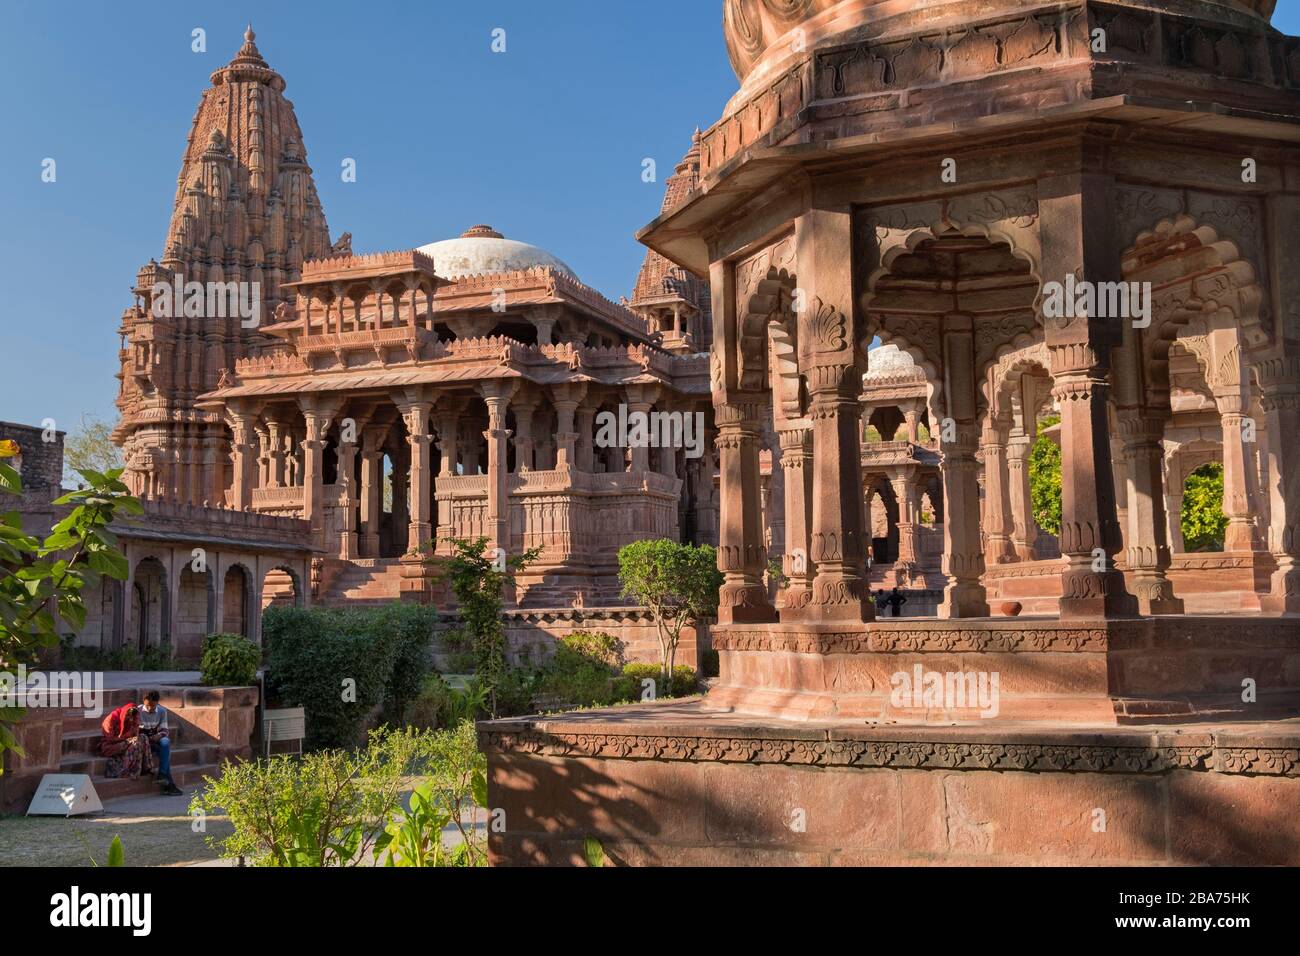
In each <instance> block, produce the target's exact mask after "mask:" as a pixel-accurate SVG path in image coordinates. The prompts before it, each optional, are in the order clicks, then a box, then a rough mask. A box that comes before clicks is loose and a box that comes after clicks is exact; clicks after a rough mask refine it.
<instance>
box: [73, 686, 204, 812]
mask: <svg viewBox="0 0 1300 956" xmlns="http://www.w3.org/2000/svg"><path fill="white" fill-rule="evenodd" d="M131 700H136V701H137V702H138V698H137V695H136V692H135V691H134V690H126V689H124V690H106V691H104V705H103V706H104V714H103V715H101V716H99V717H86V716H85V715H84V712H83V711H82V710H81V709H80V708H76V707H68V708H64V710H63V744H62V746H63V754H62V757H61V759H60V761H59V769H58V772H59V773H84V774H89V775H90V779H91V782H92V783H94V785H95V791H96V792H97V793H98V794H99V798H100V799H101V800H112V799H114V798H116V797H130V796H147V795H150V794H157V793H159V792H160V789H159V785H158V784H157V783H155V782H154V779H153V776H152V775H150V776H148V777H139V778H135V779H124V780H114V779H109V778H108V777H106V776H104V771H105V769H107V766H108V759H107V758H105V757H101V756H100V755H99V739H100V737H101V736H102V730H101V723H102V721H103V719H104V716H106V715H107V714H108V713H109V711H111V710H113V709H114V708H116V707H120V706H121V705H122V704H125V703H127V702H128V701H131ZM164 706H166V704H164ZM168 724H169V726H168V735H169V736H170V737H171V741H172V765H171V769H172V779H173V780H175V781H176V785H177V786H178V787H180V788H182V789H183V790H185V791H186V792H187V793H188V792H190V791H191V790H193V789H195V788H197V787H198V786H200V785H202V783H203V779H204V778H205V777H215V776H218V775H219V773H220V767H221V764H220V761H219V759H218V758H219V753H220V748H219V747H218V746H216V745H215V744H200V743H197V742H187V741H186V740H185V739H184V735H185V727H184V725H183V724H181V722H180V721H178V720H177V719H176V717H175V715H174V714H173V715H172V717H171V719H170V720H169V721H168ZM176 799H177V800H178V801H179V800H180V799H181V798H180V797H177V798H176Z"/></svg>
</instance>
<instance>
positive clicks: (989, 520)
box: [900, 419, 1016, 566]
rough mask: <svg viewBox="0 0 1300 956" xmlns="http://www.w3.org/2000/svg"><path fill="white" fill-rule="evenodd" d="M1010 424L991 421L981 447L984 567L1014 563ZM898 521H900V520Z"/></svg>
mask: <svg viewBox="0 0 1300 956" xmlns="http://www.w3.org/2000/svg"><path fill="white" fill-rule="evenodd" d="M1010 429H1011V423H1010V422H1009V421H1000V420H997V419H994V420H992V421H990V422H989V423H988V424H986V425H985V428H984V434H983V436H982V438H981V441H980V444H981V446H982V448H983V452H984V516H985V522H986V526H985V532H986V539H985V551H984V563H985V565H986V566H987V565H994V564H1010V563H1011V562H1013V561H1015V559H1016V549H1015V544H1014V543H1013V542H1012V538H1011V536H1012V533H1013V530H1014V526H1013V522H1012V520H1011V495H1010V488H1009V484H1010V481H1009V475H1008V474H1007V471H1008V469H1007V445H1008V433H1009V432H1010ZM900 520H901V519H900Z"/></svg>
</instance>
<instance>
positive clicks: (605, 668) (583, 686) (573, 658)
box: [537, 631, 623, 707]
mask: <svg viewBox="0 0 1300 956" xmlns="http://www.w3.org/2000/svg"><path fill="white" fill-rule="evenodd" d="M622 661H623V645H622V642H621V641H619V640H618V638H616V637H614V636H613V635H610V634H606V633H604V632H602V631H596V632H592V631H574V632H573V633H572V634H566V635H564V636H563V637H561V638H560V639H559V641H558V643H557V644H556V648H555V656H554V657H553V658H552V659H551V661H550V662H549V663H548V664H547V665H546V667H545V668H544V669H543V671H542V674H541V680H540V682H539V685H538V688H537V690H538V692H539V693H540V694H542V695H545V696H548V697H554V698H556V699H557V701H558V702H559V703H561V704H564V705H571V706H574V707H592V706H596V705H600V704H608V703H611V702H612V701H613V700H614V695H613V678H614V676H615V675H616V674H617V673H618V666H619V665H620V664H621V663H622Z"/></svg>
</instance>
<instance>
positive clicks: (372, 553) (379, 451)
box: [361, 426, 388, 558]
mask: <svg viewBox="0 0 1300 956" xmlns="http://www.w3.org/2000/svg"><path fill="white" fill-rule="evenodd" d="M387 432H388V429H387V428H386V427H385V426H374V427H371V428H369V429H367V430H366V431H365V433H364V436H363V437H362V440H361V441H362V445H361V556H362V557H365V558H377V557H379V552H380V546H379V520H380V516H381V515H382V514H383V509H384V497H383V495H384V451H383V448H382V445H383V442H384V439H385V438H386V437H387Z"/></svg>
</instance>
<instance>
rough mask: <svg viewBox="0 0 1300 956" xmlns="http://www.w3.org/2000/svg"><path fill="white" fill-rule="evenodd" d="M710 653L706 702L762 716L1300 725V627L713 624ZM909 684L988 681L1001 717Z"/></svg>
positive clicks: (1242, 622) (1001, 621)
mask: <svg viewBox="0 0 1300 956" xmlns="http://www.w3.org/2000/svg"><path fill="white" fill-rule="evenodd" d="M712 643H713V647H714V649H715V650H717V651H718V655H719V664H720V668H721V675H722V676H721V680H720V682H719V684H718V686H717V687H716V688H715V689H714V690H713V691H712V693H711V694H710V696H709V699H710V702H711V703H712V704H713V705H714V706H715V707H720V708H723V707H725V708H728V709H731V710H735V711H737V712H742V713H749V714H753V715H756V716H762V717H773V718H781V719H789V720H865V719H873V720H901V721H919V722H926V721H947V720H967V719H973V720H977V721H978V720H983V719H989V718H991V719H994V720H1031V721H1040V720H1044V721H1052V722H1054V723H1058V724H1064V725H1070V726H1088V725H1095V724H1131V723H1139V724H1140V723H1148V722H1153V721H1154V722H1183V721H1187V720H1192V719H1194V720H1240V719H1246V720H1252V721H1253V720H1259V719H1262V718H1286V717H1296V716H1300V619H1287V618H1278V617H1258V616H1256V617H1246V616H1241V617H1228V616H1222V617H1145V618H1132V619H1122V620H1107V621H1097V622H1077V621H1061V620H1060V619H1058V618H1054V617H1052V618H1046V617H1045V618H980V619H962V620H936V619H927V620H922V619H917V620H906V619H904V620H879V621H876V622H873V623H871V624H858V625H850V626H845V625H839V624H811V623H796V624H789V623H787V624H732V625H720V626H715V627H714V628H713V630H712ZM917 674H920V675H922V676H923V677H924V676H926V675H935V674H937V675H939V676H940V677H946V678H949V679H950V680H954V679H956V678H957V676H958V675H961V678H962V680H961V681H957V683H958V684H961V683H963V682H965V683H967V684H970V685H971V686H972V687H973V684H971V682H972V681H976V680H977V679H985V680H986V681H987V680H988V679H990V678H992V677H996V681H997V689H998V695H997V696H998V701H997V706H996V712H995V713H991V714H990V713H989V712H988V710H989V709H988V708H987V707H981V706H971V704H972V701H970V700H967V701H965V702H963V701H961V700H959V699H957V700H954V699H951V695H949V696H950V699H948V700H946V701H943V702H935V701H933V700H926V699H923V698H921V696H920V695H911V697H910V699H907V700H905V701H904V702H903V703H901V704H900V702H899V699H898V696H897V694H896V693H895V692H896V691H897V690H898V688H899V687H900V686H903V685H902V682H901V680H900V679H899V678H898V675H907V679H908V680H909V681H911V682H912V683H916V675H917ZM958 689H960V687H959V688H958ZM1248 689H1249V690H1250V691H1251V693H1253V695H1254V700H1253V701H1249V700H1245V699H1243V695H1245V696H1247V697H1249V696H1250V694H1245V692H1246V691H1247V690H1248ZM963 703H964V704H965V705H964V706H963Z"/></svg>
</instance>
